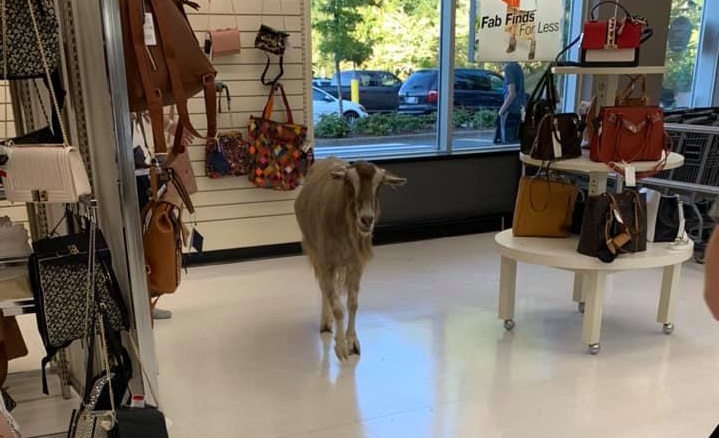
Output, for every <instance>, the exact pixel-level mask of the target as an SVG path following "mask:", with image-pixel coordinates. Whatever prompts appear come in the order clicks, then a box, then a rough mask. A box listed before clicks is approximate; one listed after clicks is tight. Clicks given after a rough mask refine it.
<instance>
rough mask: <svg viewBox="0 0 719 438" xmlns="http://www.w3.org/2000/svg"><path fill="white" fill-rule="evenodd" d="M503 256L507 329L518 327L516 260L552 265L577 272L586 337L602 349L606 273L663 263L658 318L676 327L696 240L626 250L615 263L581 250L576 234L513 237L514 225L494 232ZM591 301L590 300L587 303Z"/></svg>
mask: <svg viewBox="0 0 719 438" xmlns="http://www.w3.org/2000/svg"><path fill="white" fill-rule="evenodd" d="M495 242H496V244H497V248H498V251H499V254H500V256H501V265H500V276H499V312H498V317H499V319H502V320H504V327H505V328H506V329H507V330H512V329H513V328H514V324H515V323H514V303H515V295H516V285H517V262H523V263H529V264H533V265H541V266H548V267H552V268H557V269H563V270H568V271H572V272H574V301H575V302H577V303H578V304H579V308H580V311H583V312H584V321H583V326H582V340H583V342H584V343H585V344H586V345H588V346H589V351H590V352H591V353H593V354H596V353H598V352H599V349H600V344H599V341H600V337H601V326H602V312H603V307H604V289H605V285H606V279H607V275H608V274H610V273H615V272H620V271H630V270H636V269H651V268H663V275H662V286H661V292H660V296H659V309H658V311H657V322H659V323H661V324H662V326H663V329H664V333H665V334H671V333H672V332H673V331H674V324H673V322H672V302H673V300H674V298H675V296H676V292H677V289H678V287H679V279H680V277H681V269H682V263H684V262H685V261H687V260H689V259H691V258H692V256H693V254H694V243H693V242H692V241H687V242H686V243H682V244H680V245H672V244H671V243H647V250H646V251H644V252H640V253H636V254H622V255H620V256H619V257H617V259H616V260H615V261H614V262H612V263H604V262H602V261H600V260H599V259H597V258H594V257H589V256H585V255H582V254H579V253H578V252H577V244H578V238H577V237H569V238H566V239H549V238H531V237H514V236H513V235H512V230H505V231H502V232H501V233H499V234H497V235H496V236H495ZM585 303H586V304H585Z"/></svg>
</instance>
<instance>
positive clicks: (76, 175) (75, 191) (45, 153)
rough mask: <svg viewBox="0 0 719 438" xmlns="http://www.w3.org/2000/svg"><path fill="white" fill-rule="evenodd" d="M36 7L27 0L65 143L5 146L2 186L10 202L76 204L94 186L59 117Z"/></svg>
mask: <svg viewBox="0 0 719 438" xmlns="http://www.w3.org/2000/svg"><path fill="white" fill-rule="evenodd" d="M35 7H36V3H35V1H34V0H27V2H26V10H27V13H28V15H29V16H30V20H31V27H32V28H33V31H34V40H35V41H36V42H37V43H38V46H39V52H40V58H41V62H42V64H43V66H44V69H45V75H46V79H47V83H48V86H49V88H50V90H51V92H50V96H51V101H52V105H53V107H54V109H55V112H56V114H57V116H58V117H59V118H60V120H59V125H60V131H61V133H62V139H63V144H61V145H57V144H53V145H47V144H41V145H22V146H11V145H8V146H7V147H6V152H7V155H8V162H7V164H6V167H5V174H6V176H5V177H4V178H3V186H4V188H5V195H6V197H7V199H8V201H11V202H57V203H74V202H78V200H79V198H80V196H82V195H87V194H89V193H90V192H91V191H92V189H91V187H90V180H89V177H88V175H87V172H86V171H85V166H84V163H83V161H82V157H81V156H80V153H79V151H78V150H77V149H76V148H74V147H72V146H70V144H69V142H68V136H67V134H66V132H65V128H64V124H63V121H62V118H61V117H60V105H59V103H58V100H57V98H56V93H55V91H54V86H53V81H52V79H51V73H50V66H49V64H48V59H47V54H46V52H45V49H44V47H43V45H42V44H41V41H42V40H41V33H40V30H39V23H38V21H37V18H36V11H35ZM2 63H3V66H2V67H3V71H7V68H8V63H7V59H3V60H2Z"/></svg>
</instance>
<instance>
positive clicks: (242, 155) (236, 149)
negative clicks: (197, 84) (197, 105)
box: [205, 82, 252, 179]
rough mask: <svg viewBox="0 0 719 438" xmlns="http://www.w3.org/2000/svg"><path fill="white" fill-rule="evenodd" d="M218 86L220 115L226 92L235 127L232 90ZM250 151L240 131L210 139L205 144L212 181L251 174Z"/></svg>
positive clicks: (228, 109)
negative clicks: (223, 93) (223, 95)
mask: <svg viewBox="0 0 719 438" xmlns="http://www.w3.org/2000/svg"><path fill="white" fill-rule="evenodd" d="M217 84H218V88H219V92H218V93H219V95H220V99H219V100H218V108H217V109H218V113H222V92H223V91H224V92H225V93H226V95H227V111H228V112H229V114H230V126H231V127H232V126H235V124H234V123H233V122H232V108H231V101H232V98H231V97H230V90H229V88H228V87H227V85H225V84H224V83H220V82H217ZM249 149H250V145H249V143H248V142H247V141H245V139H244V138H243V136H242V132H240V131H239V130H234V129H232V130H230V131H225V132H220V133H218V134H217V135H216V136H214V137H209V138H208V139H207V143H206V144H205V173H206V174H207V176H208V177H209V178H211V179H216V178H220V177H223V176H241V175H247V174H249V173H250V171H251V170H252V169H251V164H252V163H251V160H250V150H249Z"/></svg>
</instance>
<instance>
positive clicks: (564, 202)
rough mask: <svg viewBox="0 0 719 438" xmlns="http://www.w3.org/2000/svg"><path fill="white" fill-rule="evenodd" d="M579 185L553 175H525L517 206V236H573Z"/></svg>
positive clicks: (513, 232)
mask: <svg viewBox="0 0 719 438" xmlns="http://www.w3.org/2000/svg"><path fill="white" fill-rule="evenodd" d="M577 192H578V189H577V187H576V186H575V185H574V184H572V183H571V182H568V181H561V180H552V179H549V177H545V176H537V177H526V176H525V177H522V179H521V180H520V181H519V192H518V193H517V200H516V204H515V208H514V218H513V221H512V234H513V235H514V236H515V237H569V235H570V234H571V227H572V213H573V211H574V204H575V202H576V200H577Z"/></svg>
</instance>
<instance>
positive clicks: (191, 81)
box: [120, 0, 217, 164]
mask: <svg viewBox="0 0 719 438" xmlns="http://www.w3.org/2000/svg"><path fill="white" fill-rule="evenodd" d="M186 4H189V5H194V6H197V5H196V4H193V3H191V2H188V1H186V0H120V12H121V13H120V18H121V23H122V37H123V50H124V54H125V69H126V72H127V90H128V99H129V103H130V111H132V112H138V111H143V110H149V113H150V119H151V121H152V134H153V139H154V144H155V151H156V152H158V153H166V152H167V145H166V143H165V138H164V129H163V122H164V117H163V114H162V107H163V106H166V105H172V104H176V105H177V110H178V113H179V126H178V128H177V129H178V130H179V131H180V133H182V130H183V129H187V130H188V131H189V132H190V133H191V134H192V135H193V136H195V137H202V135H200V134H199V133H198V132H197V130H196V129H195V128H194V127H193V126H192V123H191V122H190V115H189V111H188V108H187V99H188V98H190V97H193V96H195V95H196V94H198V93H199V92H200V91H203V90H204V95H205V112H206V115H207V124H208V129H209V126H211V125H212V124H214V123H216V117H217V114H216V112H215V105H216V98H215V86H214V79H215V76H216V74H217V71H216V70H215V69H214V67H213V66H212V63H211V62H210V60H209V59H207V57H206V56H205V54H204V53H203V51H202V48H200V46H199V42H198V40H197V38H196V37H195V34H194V32H193V30H192V27H190V23H189V21H188V20H187V16H186V15H185V11H184V8H183V5H186ZM180 138H181V136H180ZM176 143H177V146H178V147H177V148H174V147H173V153H175V154H179V153H181V152H183V151H184V147H185V146H184V144H183V143H182V142H181V141H178V142H176ZM168 160H170V161H171V159H168ZM168 164H169V161H168Z"/></svg>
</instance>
